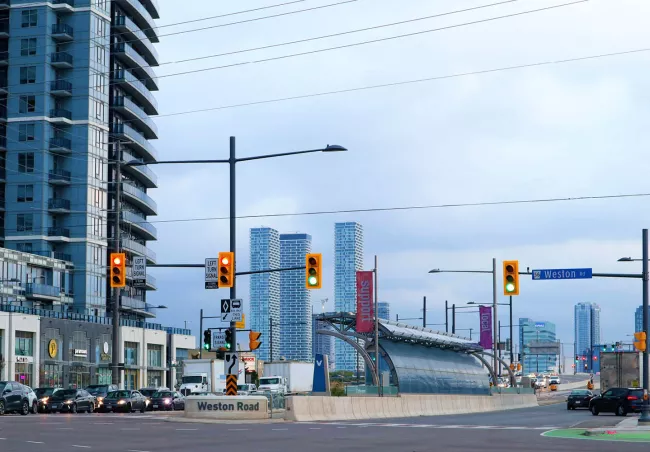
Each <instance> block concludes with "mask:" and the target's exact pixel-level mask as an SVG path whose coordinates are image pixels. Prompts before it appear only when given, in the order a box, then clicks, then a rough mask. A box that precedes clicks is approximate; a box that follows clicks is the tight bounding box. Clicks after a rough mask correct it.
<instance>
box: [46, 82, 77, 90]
mask: <svg viewBox="0 0 650 452" xmlns="http://www.w3.org/2000/svg"><path fill="white" fill-rule="evenodd" d="M50 91H72V83H70V82H69V81H67V80H54V81H53V82H50Z"/></svg>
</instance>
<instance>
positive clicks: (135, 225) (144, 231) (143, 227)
mask: <svg viewBox="0 0 650 452" xmlns="http://www.w3.org/2000/svg"><path fill="white" fill-rule="evenodd" d="M120 220H122V222H123V223H126V224H127V225H128V226H129V227H130V228H131V231H132V232H134V233H136V234H138V235H141V236H142V238H144V239H145V240H156V239H157V238H158V230H157V229H156V227H155V226H154V225H153V224H151V223H149V222H148V221H147V220H146V219H145V218H144V217H141V216H139V215H136V214H134V213H133V212H129V211H124V210H123V211H122V212H120Z"/></svg>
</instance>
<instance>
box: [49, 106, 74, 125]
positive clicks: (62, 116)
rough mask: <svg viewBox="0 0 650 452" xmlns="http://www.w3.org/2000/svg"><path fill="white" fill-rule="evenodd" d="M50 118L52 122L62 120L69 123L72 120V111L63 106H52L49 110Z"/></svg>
mask: <svg viewBox="0 0 650 452" xmlns="http://www.w3.org/2000/svg"><path fill="white" fill-rule="evenodd" d="M50 119H51V122H52V123H56V122H63V123H65V124H70V123H71V121H72V112H71V111H70V110H66V109H65V108H53V109H52V110H50Z"/></svg>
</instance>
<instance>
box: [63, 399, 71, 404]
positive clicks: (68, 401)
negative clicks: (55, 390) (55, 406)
mask: <svg viewBox="0 0 650 452" xmlns="http://www.w3.org/2000/svg"><path fill="white" fill-rule="evenodd" d="M64 403H65V404H66V405H70V404H71V403H72V400H66V401H65V402H64Z"/></svg>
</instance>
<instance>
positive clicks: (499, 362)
mask: <svg viewBox="0 0 650 452" xmlns="http://www.w3.org/2000/svg"><path fill="white" fill-rule="evenodd" d="M498 331H499V339H501V320H499V329H498ZM499 345H501V344H499ZM498 349H499V358H501V347H500V346H499V347H498ZM499 376H501V362H499Z"/></svg>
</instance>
